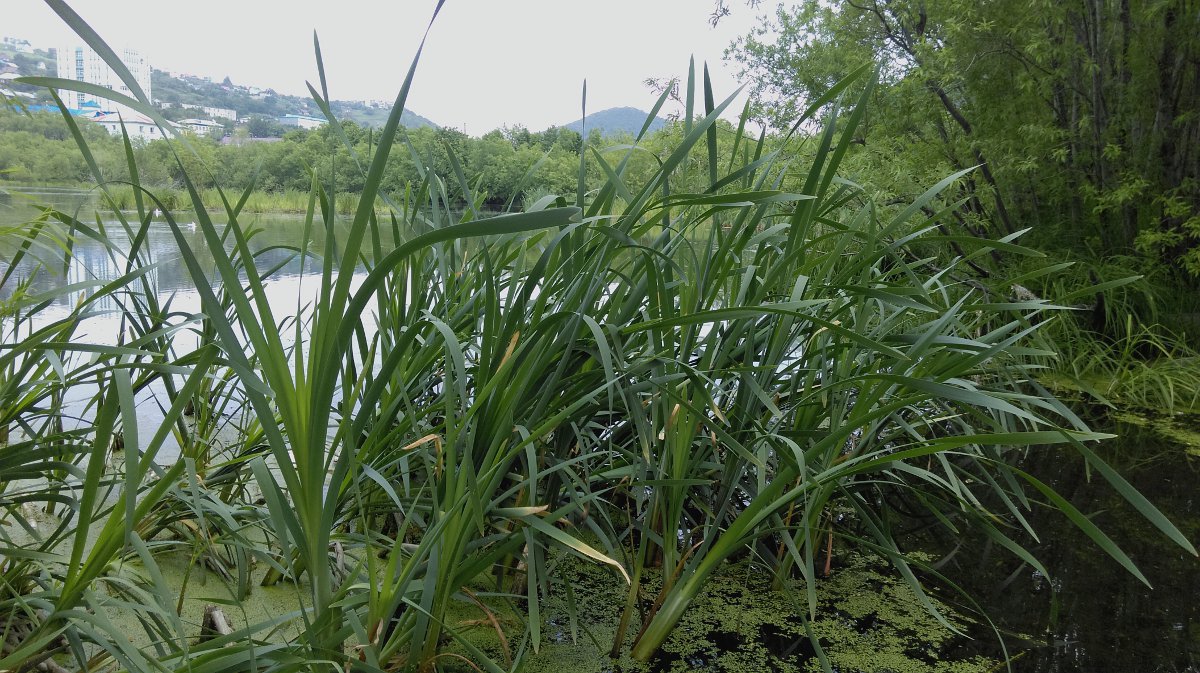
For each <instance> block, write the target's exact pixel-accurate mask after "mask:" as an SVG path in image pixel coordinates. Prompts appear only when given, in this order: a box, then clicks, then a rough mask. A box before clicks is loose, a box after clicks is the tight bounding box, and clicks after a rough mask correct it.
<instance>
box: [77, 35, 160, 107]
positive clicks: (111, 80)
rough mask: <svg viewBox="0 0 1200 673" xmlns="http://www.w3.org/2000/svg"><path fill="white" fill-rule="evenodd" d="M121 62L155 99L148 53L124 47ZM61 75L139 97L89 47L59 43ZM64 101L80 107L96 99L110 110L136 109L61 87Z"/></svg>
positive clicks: (147, 93)
mask: <svg viewBox="0 0 1200 673" xmlns="http://www.w3.org/2000/svg"><path fill="white" fill-rule="evenodd" d="M117 56H118V57H120V59H121V62H122V63H124V64H125V68H126V69H128V70H129V72H130V74H132V75H133V78H134V80H136V81H137V84H138V86H139V87H141V89H142V91H143V92H145V94H146V97H147V99H150V100H153V99H152V98H151V97H152V95H153V94H152V92H151V91H150V64H149V63H148V62H146V59H145V57H143V56H142V55H141V54H139V53H138V52H137V51H135V50H133V49H129V48H125V49H122V50H120V51H118V52H117ZM58 76H59V77H61V78H63V79H73V80H75V81H78V82H87V83H88V84H96V85H99V86H102V87H105V88H108V89H112V90H113V91H115V92H117V93H119V94H121V95H123V96H128V97H130V98H136V97H137V96H135V95H133V92H132V91H130V90H129V87H128V86H126V85H125V82H123V81H121V78H120V77H118V76H117V73H115V72H113V69H112V68H110V67H108V64H107V63H105V62H104V59H102V58H100V55H99V54H97V53H96V52H95V51H93V50H92V49H91V48H90V47H59V48H58ZM61 94H62V96H63V102H65V103H66V104H67V107H69V108H76V109H80V108H83V104H84V103H86V102H88V101H97V102H99V103H100V105H101V106H102V107H103V108H104V110H105V111H108V112H129V113H132V114H136V113H134V112H133V111H132V110H130V109H129V108H126V107H124V106H120V105H117V104H116V103H113V102H111V101H109V100H107V99H104V98H101V97H99V96H93V95H91V94H86V93H79V92H76V91H62V92H61Z"/></svg>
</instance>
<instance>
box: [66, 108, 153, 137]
mask: <svg viewBox="0 0 1200 673" xmlns="http://www.w3.org/2000/svg"><path fill="white" fill-rule="evenodd" d="M80 119H86V120H88V121H91V122H95V123H96V124H99V125H100V126H101V127H102V128H103V129H104V130H105V131H108V133H109V135H114V136H120V135H121V122H125V130H126V131H127V132H128V133H129V137H130V138H131V139H132V138H140V139H141V140H158V139H159V138H162V137H164V136H163V132H162V129H160V128H158V124H155V123H154V120H153V119H150V118H149V117H147V116H145V115H141V114H138V113H136V112H132V111H125V112H100V113H97V114H95V115H91V116H88V115H84V116H82V117H80Z"/></svg>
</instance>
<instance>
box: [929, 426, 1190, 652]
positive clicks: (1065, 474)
mask: <svg viewBox="0 0 1200 673" xmlns="http://www.w3.org/2000/svg"><path fill="white" fill-rule="evenodd" d="M1193 420H1195V419H1193ZM1097 424H1098V423H1097ZM1113 431H1115V432H1117V433H1119V434H1120V435H1121V436H1120V437H1119V438H1118V439H1116V440H1111V441H1109V442H1107V443H1106V444H1105V445H1104V446H1103V447H1102V448H1101V450H1100V451H1098V453H1100V455H1101V457H1102V458H1103V459H1104V460H1105V461H1107V462H1108V463H1109V464H1110V465H1112V466H1114V467H1115V468H1117V470H1118V471H1119V472H1120V473H1121V474H1122V475H1123V476H1125V478H1126V479H1127V480H1128V481H1129V482H1130V483H1131V484H1133V486H1134V487H1136V488H1137V489H1138V490H1139V491H1141V492H1142V493H1143V494H1144V495H1145V496H1146V497H1147V498H1148V499H1149V500H1150V501H1151V502H1152V503H1154V505H1155V506H1157V507H1158V508H1159V509H1160V510H1161V511H1162V512H1163V513H1164V514H1166V515H1167V517H1168V518H1169V519H1170V520H1171V521H1172V522H1173V523H1174V524H1175V525H1176V526H1177V527H1178V528H1179V529H1180V530H1181V531H1182V532H1183V534H1184V535H1185V536H1186V537H1187V538H1188V539H1189V540H1190V541H1191V542H1192V543H1193V545H1197V544H1200V508H1198V507H1197V505H1198V504H1200V503H1197V498H1198V494H1200V491H1198V490H1197V485H1198V484H1200V457H1197V456H1196V455H1195V453H1194V452H1195V451H1196V448H1195V447H1188V446H1185V445H1182V444H1180V443H1176V442H1173V441H1168V440H1166V439H1164V438H1163V437H1161V436H1158V435H1155V434H1153V433H1151V432H1149V431H1146V430H1143V429H1141V428H1139V427H1137V426H1132V425H1118V426H1117V427H1115V428H1114V429H1113ZM1022 468H1023V469H1025V470H1027V471H1028V472H1030V473H1032V474H1034V475H1035V476H1037V477H1038V478H1040V479H1042V480H1043V481H1045V482H1046V483H1048V484H1049V485H1050V486H1052V487H1053V488H1054V489H1055V490H1057V491H1058V492H1059V493H1060V494H1061V495H1062V496H1063V497H1065V498H1067V499H1068V500H1070V501H1071V503H1072V504H1074V505H1075V507H1077V508H1078V509H1079V510H1080V511H1081V512H1083V513H1084V514H1085V515H1087V516H1088V517H1089V518H1090V519H1091V520H1092V521H1093V522H1094V523H1095V524H1096V525H1097V526H1099V527H1100V529H1101V530H1103V531H1104V532H1105V533H1107V534H1108V535H1109V537H1111V538H1112V539H1113V540H1114V541H1115V542H1116V543H1117V544H1118V545H1119V546H1120V547H1121V549H1123V550H1124V551H1125V552H1126V553H1127V554H1128V555H1129V556H1130V557H1131V558H1132V559H1133V561H1134V563H1135V564H1136V565H1137V567H1138V568H1139V569H1140V570H1141V571H1142V573H1143V574H1145V576H1146V578H1147V579H1148V580H1149V581H1150V583H1151V584H1152V585H1153V589H1151V588H1149V587H1147V586H1146V585H1144V584H1142V583H1141V582H1140V581H1139V580H1137V579H1136V578H1135V577H1133V576H1132V575H1130V574H1129V573H1128V572H1126V571H1125V570H1124V569H1123V568H1122V567H1121V566H1120V565H1118V564H1117V562H1116V561H1114V560H1113V559H1112V558H1111V557H1109V556H1108V555H1107V554H1105V553H1104V552H1103V551H1101V550H1100V549H1099V548H1098V547H1097V546H1096V545H1095V544H1094V543H1092V542H1091V540H1090V539H1088V538H1087V537H1086V536H1085V535H1084V534H1083V533H1082V532H1080V531H1079V530H1078V529H1076V528H1075V527H1074V526H1073V525H1072V524H1071V523H1070V522H1069V521H1068V520H1067V519H1066V517H1064V516H1062V515H1061V514H1057V513H1055V512H1052V511H1047V510H1045V509H1041V510H1039V511H1035V512H1034V514H1033V515H1032V516H1030V517H1029V519H1030V523H1031V524H1032V525H1033V526H1034V529H1035V530H1037V531H1038V533H1039V536H1040V538H1041V542H1040V543H1035V542H1030V544H1031V545H1032V546H1031V547H1030V551H1031V552H1032V553H1033V554H1034V556H1035V557H1036V558H1038V559H1039V560H1040V561H1041V562H1042V564H1043V565H1044V566H1045V567H1046V569H1047V570H1048V571H1049V572H1050V577H1049V578H1046V577H1043V576H1042V575H1041V574H1040V573H1038V572H1037V571H1035V570H1033V569H1032V568H1030V567H1029V566H1027V565H1024V564H1022V563H1021V562H1019V561H1017V560H1015V559H1014V558H1013V557H1012V556H1011V555H1010V554H1009V553H1008V552H1006V551H1001V550H994V551H992V552H991V553H987V552H986V551H984V552H982V553H981V552H980V551H979V550H980V549H982V548H983V547H984V545H982V544H980V545H976V546H974V549H975V550H976V551H974V552H973V553H972V554H966V553H963V554H959V555H958V556H956V557H955V558H954V560H953V561H952V562H951V564H949V565H948V566H947V567H945V568H944V569H943V571H944V572H946V573H947V574H948V575H949V576H950V577H951V578H952V579H953V580H954V581H956V582H962V583H963V586H964V588H966V589H967V590H968V591H970V592H971V594H972V595H973V597H974V598H975V599H976V600H977V601H978V602H979V603H980V604H981V605H983V606H984V608H985V609H986V610H987V613H988V614H989V615H990V616H991V618H992V619H993V620H994V621H995V622H996V625H997V626H998V627H999V628H1000V629H1001V630H1002V632H1004V633H1006V634H1007V635H1006V642H1007V645H1008V647H1009V652H1010V654H1011V655H1013V656H1014V659H1013V661H1012V666H1013V670H1014V671H1018V672H1027V673H1093V672H1096V673H1099V672H1108V673H1150V672H1161V673H1184V672H1187V673H1195V672H1197V671H1200V561H1197V559H1196V558H1195V557H1193V556H1191V555H1189V554H1187V553H1186V552H1185V551H1183V550H1182V549H1181V548H1179V547H1177V546H1175V545H1174V543H1172V542H1170V541H1169V540H1167V539H1166V538H1165V537H1164V536H1163V535H1162V534H1161V533H1159V531H1158V530H1157V529H1156V528H1154V527H1153V526H1152V525H1150V524H1149V523H1147V522H1146V520H1145V519H1144V518H1143V517H1142V516H1141V515H1140V514H1138V513H1137V512H1136V511H1135V510H1134V509H1133V507H1132V506H1130V505H1129V504H1128V503H1127V502H1125V501H1124V500H1123V499H1122V498H1121V497H1120V495H1118V494H1117V493H1116V492H1115V491H1114V490H1113V489H1112V487H1110V486H1109V485H1108V483H1107V482H1105V481H1104V480H1103V478H1101V477H1100V476H1099V475H1098V474H1095V473H1093V474H1092V475H1091V480H1090V481H1089V479H1088V473H1087V471H1086V470H1085V467H1084V464H1083V460H1082V459H1081V458H1080V457H1079V456H1078V455H1077V454H1073V453H1071V451H1070V450H1069V449H1060V448H1055V447H1043V448H1041V449H1037V450H1034V451H1031V453H1030V455H1029V457H1028V459H1027V460H1026V461H1025V463H1024V464H1023V465H1022ZM978 638H979V639H978V641H977V642H976V644H975V646H976V647H978V648H979V650H980V651H981V652H986V653H988V654H990V655H992V656H997V657H999V656H1001V654H1000V648H999V646H998V645H997V643H996V640H995V637H994V636H991V637H990V638H989V636H988V634H987V632H986V628H985V629H980V634H979V636H978Z"/></svg>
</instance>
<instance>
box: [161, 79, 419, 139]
mask: <svg viewBox="0 0 1200 673" xmlns="http://www.w3.org/2000/svg"><path fill="white" fill-rule="evenodd" d="M151 77H152V81H151V85H152V87H153V91H154V100H155V103H156V104H158V105H160V106H162V107H170V106H173V105H176V104H180V103H183V104H189V105H204V106H208V107H217V108H228V109H231V110H236V111H237V113H238V118H239V119H240V118H243V117H246V116H249V115H264V116H270V117H278V116H281V115H285V114H303V115H310V116H314V117H321V116H323V115H322V114H321V111H320V109H318V108H317V105H316V103H314V102H313V101H312V100H310V99H309V98H306V97H303V96H289V95H285V94H281V93H278V92H276V91H275V90H274V89H260V88H258V87H251V86H242V85H238V84H234V83H233V82H231V81H230V80H229V78H228V77H226V78H225V80H224V81H223V82H214V81H211V80H209V79H207V78H201V77H195V76H191V75H178V76H175V75H172V74H170V73H167V72H164V71H162V70H154V71H152V73H151ZM330 107H331V108H332V110H333V113H334V115H335V116H337V117H338V118H339V119H352V120H354V121H355V122H357V123H359V124H363V125H365V126H374V127H380V126H383V123H384V122H385V121H386V120H387V115H388V111H389V109H388V107H387V106H386V105H385V104H378V103H366V102H363V101H338V100H335V101H332V102H331V103H330ZM401 123H402V124H403V125H404V126H406V127H408V128H419V127H422V126H432V127H436V126H437V124H434V123H433V122H432V121H430V120H428V119H426V118H425V117H422V116H421V115H419V114H416V113H414V112H412V111H411V110H407V109H406V110H405V111H404V115H403V117H401Z"/></svg>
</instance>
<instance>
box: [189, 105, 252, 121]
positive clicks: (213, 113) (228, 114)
mask: <svg viewBox="0 0 1200 673" xmlns="http://www.w3.org/2000/svg"><path fill="white" fill-rule="evenodd" d="M176 107H181V108H183V109H185V110H199V111H201V112H203V113H204V114H206V115H208V116H209V117H212V118H213V119H232V120H233V121H237V119H238V113H237V110H230V109H229V108H223V107H208V106H205V105H196V104H194V103H177V104H176Z"/></svg>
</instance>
